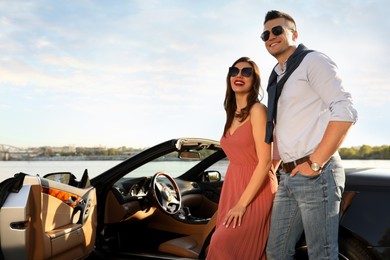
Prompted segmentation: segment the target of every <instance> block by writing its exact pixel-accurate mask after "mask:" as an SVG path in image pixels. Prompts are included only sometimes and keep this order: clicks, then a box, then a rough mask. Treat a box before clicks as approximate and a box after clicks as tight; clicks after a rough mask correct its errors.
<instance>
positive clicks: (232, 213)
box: [223, 205, 246, 228]
mask: <svg viewBox="0 0 390 260" xmlns="http://www.w3.org/2000/svg"><path fill="white" fill-rule="evenodd" d="M245 211H246V207H244V206H240V205H236V206H234V207H233V208H231V209H230V210H229V212H228V213H227V214H226V216H225V220H224V221H223V225H224V226H225V227H226V228H228V227H229V226H230V224H233V228H235V227H236V226H241V223H242V218H243V216H244V214H245Z"/></svg>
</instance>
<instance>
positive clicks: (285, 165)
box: [282, 156, 310, 172]
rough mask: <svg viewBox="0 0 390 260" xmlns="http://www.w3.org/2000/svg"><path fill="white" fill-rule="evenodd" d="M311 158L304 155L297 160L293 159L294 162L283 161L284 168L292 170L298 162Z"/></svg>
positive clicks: (288, 170) (287, 170)
mask: <svg viewBox="0 0 390 260" xmlns="http://www.w3.org/2000/svg"><path fill="white" fill-rule="evenodd" d="M309 159H310V156H305V157H302V158H300V159H298V160H295V161H292V162H288V163H283V164H282V167H283V170H284V171H285V172H291V171H292V170H293V169H294V168H295V167H296V166H297V165H298V164H301V163H304V162H307V161H308V160H309Z"/></svg>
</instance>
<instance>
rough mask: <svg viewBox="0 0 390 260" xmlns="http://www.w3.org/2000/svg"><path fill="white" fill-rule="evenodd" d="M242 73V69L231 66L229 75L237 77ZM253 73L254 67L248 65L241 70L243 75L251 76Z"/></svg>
mask: <svg viewBox="0 0 390 260" xmlns="http://www.w3.org/2000/svg"><path fill="white" fill-rule="evenodd" d="M239 73H240V69H239V68H237V67H229V76H230V77H235V76H237V75H238V74H239ZM252 73H253V68H252V67H246V68H242V70H241V75H242V76H243V77H250V76H252Z"/></svg>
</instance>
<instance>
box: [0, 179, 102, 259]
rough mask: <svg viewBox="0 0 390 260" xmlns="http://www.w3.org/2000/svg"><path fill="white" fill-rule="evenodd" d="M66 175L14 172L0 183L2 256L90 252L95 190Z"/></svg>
mask: <svg viewBox="0 0 390 260" xmlns="http://www.w3.org/2000/svg"><path fill="white" fill-rule="evenodd" d="M70 176H72V175H71V174H70V173H58V174H52V175H50V176H49V177H48V178H43V177H39V176H30V175H24V174H18V175H15V177H14V178H13V179H9V180H6V181H4V182H3V183H1V184H0V194H1V196H0V199H1V202H2V207H1V210H0V245H1V251H2V256H3V258H4V259H20V260H21V259H82V258H85V257H86V256H88V255H89V254H90V253H91V252H92V250H93V247H94V243H95V236H96V224H97V213H96V192H95V189H94V188H93V187H91V186H89V187H85V185H84V187H81V186H80V185H79V184H80V183H77V182H75V181H74V180H73V179H72V178H69V177H70Z"/></svg>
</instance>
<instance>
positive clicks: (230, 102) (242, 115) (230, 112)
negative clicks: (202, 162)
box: [223, 57, 263, 136]
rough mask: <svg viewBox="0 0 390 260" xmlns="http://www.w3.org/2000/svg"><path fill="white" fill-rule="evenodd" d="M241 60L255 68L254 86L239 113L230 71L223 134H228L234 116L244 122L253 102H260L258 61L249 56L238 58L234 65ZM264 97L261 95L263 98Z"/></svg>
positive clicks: (227, 80) (227, 77)
mask: <svg viewBox="0 0 390 260" xmlns="http://www.w3.org/2000/svg"><path fill="white" fill-rule="evenodd" d="M239 62H247V63H249V64H250V65H251V67H252V68H253V81H252V87H251V89H250V92H249V95H248V97H247V106H246V107H244V108H242V109H241V111H240V112H239V113H238V114H237V113H236V110H237V104H236V95H235V93H234V91H233V90H232V85H231V83H230V75H229V73H228V74H227V76H226V95H225V101H224V103H223V105H224V108H225V111H226V122H225V128H224V130H223V135H224V136H226V133H227V131H228V129H229V128H230V126H231V125H232V122H233V119H234V117H238V118H239V121H240V122H243V121H244V120H245V119H246V118H247V117H248V115H249V111H250V110H251V108H252V106H253V104H255V103H256V102H259V101H260V100H259V94H260V80H261V79H260V71H259V68H258V67H257V65H256V63H255V62H254V61H252V60H251V59H250V58H248V57H241V58H239V59H238V60H236V61H235V62H234V63H233V65H232V67H234V65H236V64H237V63H239ZM262 98H263V97H261V99H262Z"/></svg>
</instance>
